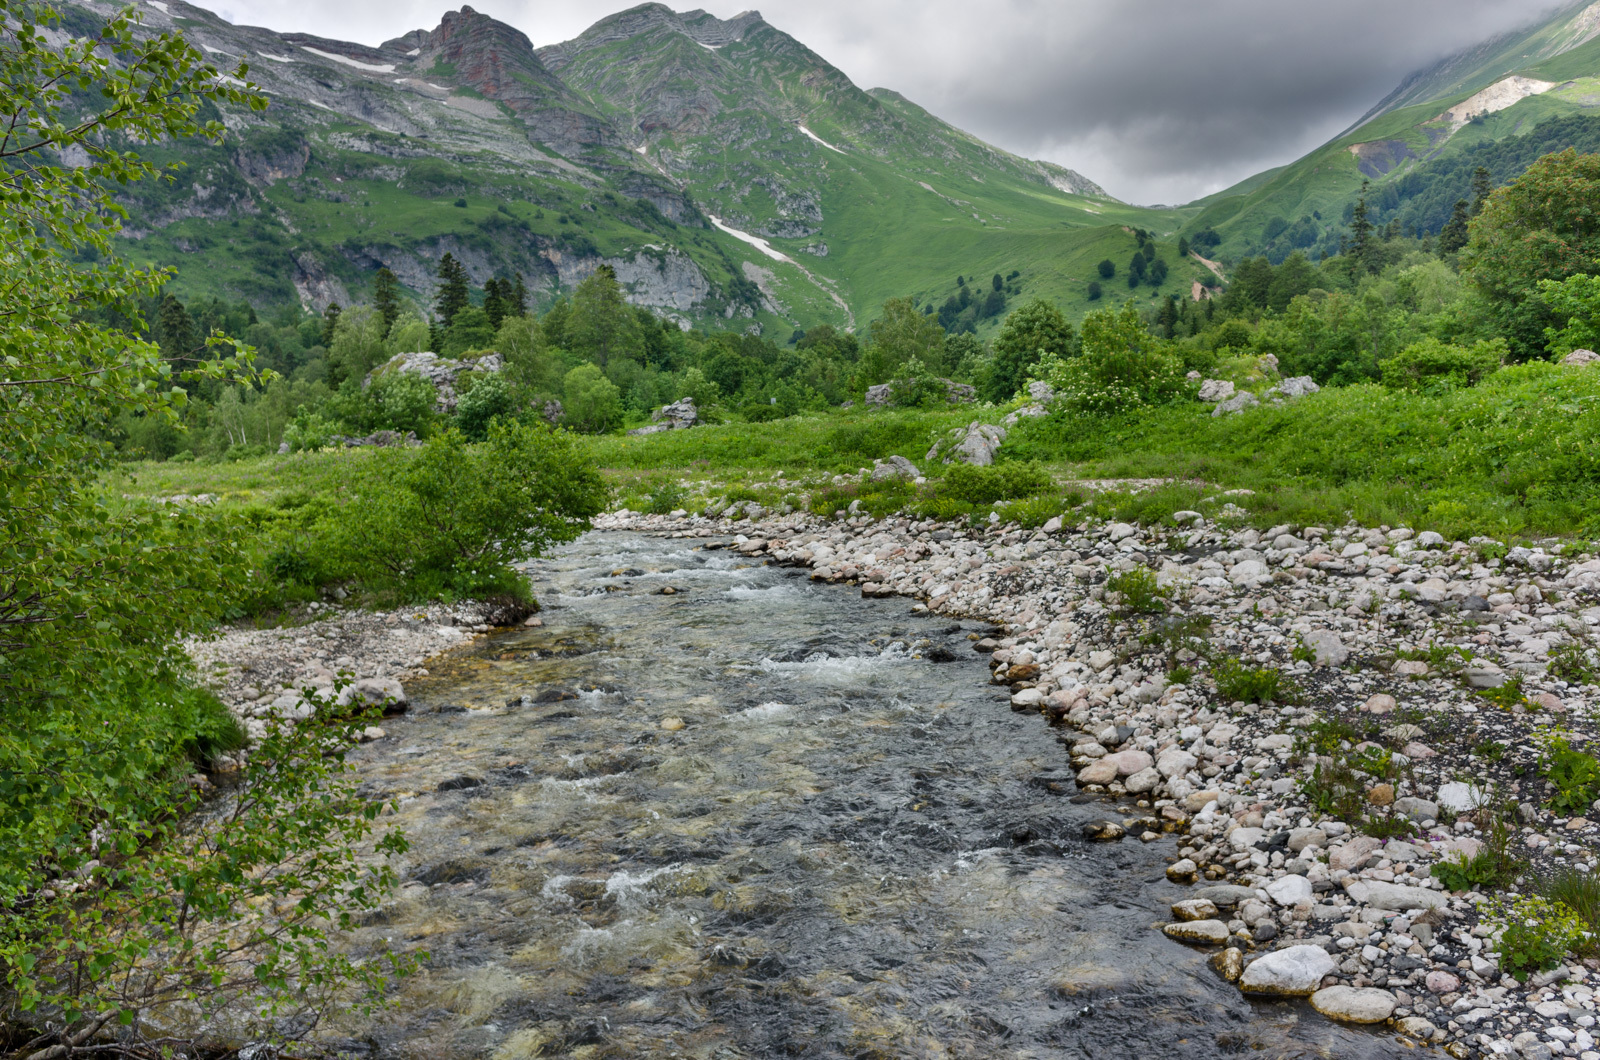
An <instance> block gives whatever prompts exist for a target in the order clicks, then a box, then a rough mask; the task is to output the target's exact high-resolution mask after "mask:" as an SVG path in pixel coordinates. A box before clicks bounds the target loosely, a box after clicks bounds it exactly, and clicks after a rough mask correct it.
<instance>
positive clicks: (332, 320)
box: [322, 302, 343, 348]
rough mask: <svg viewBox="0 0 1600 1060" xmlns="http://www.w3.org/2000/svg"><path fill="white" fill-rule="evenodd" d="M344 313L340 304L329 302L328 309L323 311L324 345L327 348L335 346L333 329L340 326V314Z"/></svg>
mask: <svg viewBox="0 0 1600 1060" xmlns="http://www.w3.org/2000/svg"><path fill="white" fill-rule="evenodd" d="M341 312H343V310H341V309H340V308H339V303H338V302H329V303H328V308H326V309H324V310H323V311H322V345H323V346H324V347H325V348H326V347H328V346H332V345H333V329H334V328H335V327H337V326H338V324H339V314H340V313H341Z"/></svg>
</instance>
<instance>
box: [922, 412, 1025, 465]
mask: <svg viewBox="0 0 1600 1060" xmlns="http://www.w3.org/2000/svg"><path fill="white" fill-rule="evenodd" d="M1005 440H1006V429H1005V428H1004V427H997V426H995V425H994V424H992V423H976V422H974V423H970V424H968V425H967V426H965V427H957V428H956V429H955V430H953V431H951V432H950V433H949V435H948V436H946V437H945V438H943V439H942V440H940V441H938V442H936V443H934V446H933V448H932V449H929V450H928V456H927V459H929V460H937V461H939V462H940V463H941V464H952V463H960V464H972V465H974V466H976V467H988V466H989V465H990V464H992V463H994V454H995V453H996V451H998V450H999V448H1000V443H1001V442H1003V441H1005Z"/></svg>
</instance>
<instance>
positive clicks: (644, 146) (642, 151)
mask: <svg viewBox="0 0 1600 1060" xmlns="http://www.w3.org/2000/svg"><path fill="white" fill-rule="evenodd" d="M634 150H635V151H637V152H639V153H640V154H641V155H647V154H649V153H650V145H649V144H641V145H639V146H638V147H635V148H634Z"/></svg>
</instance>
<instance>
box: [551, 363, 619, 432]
mask: <svg viewBox="0 0 1600 1060" xmlns="http://www.w3.org/2000/svg"><path fill="white" fill-rule="evenodd" d="M562 389H563V391H564V392H565V395H566V400H565V402H564V403H563V405H562V408H563V410H564V412H565V423H566V424H567V426H569V427H571V428H572V429H573V430H575V431H581V432H583V433H584V434H604V433H605V432H607V431H612V430H615V429H616V428H617V427H618V425H620V424H621V423H622V391H621V390H619V389H617V385H616V384H615V383H613V382H612V381H611V380H609V379H607V378H606V377H605V373H604V372H602V371H600V368H599V366H597V365H593V364H582V365H579V366H578V367H576V368H574V369H573V370H572V371H570V372H568V373H567V376H566V378H565V379H564V380H562Z"/></svg>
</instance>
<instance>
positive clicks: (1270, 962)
mask: <svg viewBox="0 0 1600 1060" xmlns="http://www.w3.org/2000/svg"><path fill="white" fill-rule="evenodd" d="M1337 968H1338V965H1337V964H1335V963H1334V960H1333V958H1332V957H1330V956H1328V951H1327V950H1324V949H1323V948H1322V947H1321V946H1290V947H1288V948H1287V949H1281V950H1276V951H1274V952H1272V953H1269V954H1267V955H1266V956H1264V957H1261V958H1259V959H1257V960H1255V961H1252V962H1251V963H1250V966H1249V967H1248V968H1246V969H1245V970H1244V974H1243V975H1242V976H1240V977H1239V988H1240V989H1241V990H1243V991H1244V992H1245V993H1247V994H1267V995H1269V996H1272V997H1309V996H1311V994H1312V993H1314V992H1315V991H1316V990H1317V988H1318V987H1320V986H1321V985H1322V977H1323V976H1325V975H1331V974H1333V972H1334V971H1335V970H1336V969H1337Z"/></svg>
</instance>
